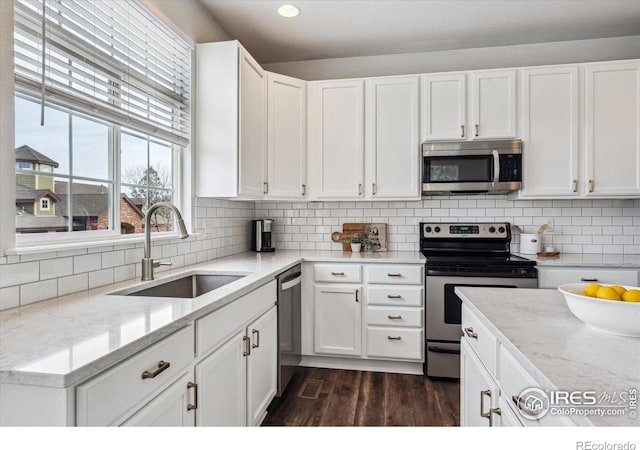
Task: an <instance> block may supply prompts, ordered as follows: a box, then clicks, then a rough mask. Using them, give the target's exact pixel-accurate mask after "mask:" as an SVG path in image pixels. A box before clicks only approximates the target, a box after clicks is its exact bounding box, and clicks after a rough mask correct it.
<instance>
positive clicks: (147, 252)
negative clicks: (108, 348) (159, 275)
mask: <svg viewBox="0 0 640 450" xmlns="http://www.w3.org/2000/svg"><path fill="white" fill-rule="evenodd" d="M158 208H169V209H170V210H171V211H173V214H175V216H176V222H177V223H178V228H179V229H180V239H186V238H188V237H189V233H188V232H187V227H186V226H185V225H184V220H182V215H181V214H180V211H179V210H178V208H176V207H175V206H174V205H172V204H171V203H166V202H159V203H155V204H153V205H151V208H149V210H148V211H147V214H146V215H145V217H144V258H142V281H149V280H153V269H154V268H155V267H158V266H170V265H171V263H170V262H161V261H158V262H155V261H154V260H153V259H152V258H151V214H153V212H154V211H155V210H156V209H158Z"/></svg>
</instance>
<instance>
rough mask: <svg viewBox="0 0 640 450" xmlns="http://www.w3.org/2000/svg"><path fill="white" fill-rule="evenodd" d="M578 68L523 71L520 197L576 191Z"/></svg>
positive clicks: (561, 194) (565, 194)
mask: <svg viewBox="0 0 640 450" xmlns="http://www.w3.org/2000/svg"><path fill="white" fill-rule="evenodd" d="M578 108H579V97H578V68H577V67H573V66H561V67H548V68H543V69H525V70H523V71H522V140H523V148H524V150H523V153H522V159H523V162H522V168H523V171H524V174H523V182H522V185H523V187H522V190H521V192H520V196H521V197H527V196H531V197H535V196H575V195H577V194H578V180H579V179H578V150H579V146H578V144H579V142H578V133H579V125H578V121H579V110H578Z"/></svg>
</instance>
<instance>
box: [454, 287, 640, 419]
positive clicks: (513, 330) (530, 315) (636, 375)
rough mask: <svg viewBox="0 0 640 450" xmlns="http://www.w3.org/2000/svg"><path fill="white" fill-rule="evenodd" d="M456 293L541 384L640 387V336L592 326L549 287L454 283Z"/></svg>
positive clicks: (573, 387)
mask: <svg viewBox="0 0 640 450" xmlns="http://www.w3.org/2000/svg"><path fill="white" fill-rule="evenodd" d="M456 293H457V294H458V295H459V296H460V298H461V299H462V302H463V304H464V305H466V306H468V307H469V309H470V310H471V312H473V313H474V314H475V315H476V316H477V317H478V318H479V319H480V320H481V321H482V322H483V323H484V324H485V325H486V326H487V327H488V328H489V330H490V331H491V332H492V333H493V334H494V335H495V336H496V338H497V339H498V340H499V341H500V345H502V346H504V347H505V350H507V351H508V352H509V353H510V354H511V355H512V356H513V357H514V358H516V360H517V361H518V362H519V363H520V364H521V365H522V366H523V367H524V369H525V370H526V371H527V372H528V373H529V374H530V375H531V376H532V377H533V379H535V380H536V382H537V383H538V386H537V387H540V388H542V389H550V390H555V389H562V390H568V391H570V392H573V391H596V392H598V393H600V392H607V393H610V394H612V393H614V392H617V393H621V392H626V393H627V395H628V393H629V390H630V389H632V388H635V389H636V392H637V391H638V390H639V389H640V339H638V338H631V337H623V336H616V335H612V334H608V333H604V332H601V331H597V330H594V329H592V328H590V327H589V326H587V325H585V324H584V323H583V322H582V321H580V320H579V319H578V318H577V317H575V316H574V315H573V314H572V313H571V311H569V308H568V307H567V305H566V303H565V300H564V297H563V296H562V294H561V293H560V292H558V291H556V290H552V289H504V288H472V287H457V288H456ZM635 413H636V417H635V419H634V418H631V417H630V411H629V410H628V411H627V412H626V414H625V415H624V416H602V417H600V416H590V417H589V418H588V419H586V418H585V417H578V416H576V417H574V420H575V421H576V422H577V423H580V424H590V423H591V424H593V425H602V426H613V425H629V426H638V425H640V420H639V419H638V417H637V414H638V413H640V405H638V406H637V409H636V410H635Z"/></svg>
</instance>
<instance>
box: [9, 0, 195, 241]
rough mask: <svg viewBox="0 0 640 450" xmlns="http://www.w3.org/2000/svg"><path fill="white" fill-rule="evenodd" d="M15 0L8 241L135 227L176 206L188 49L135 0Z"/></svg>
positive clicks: (167, 223)
mask: <svg viewBox="0 0 640 450" xmlns="http://www.w3.org/2000/svg"><path fill="white" fill-rule="evenodd" d="M14 6H15V7H14V18H15V33H14V34H15V46H14V50H15V53H14V54H15V58H14V61H15V75H16V96H15V144H16V149H15V160H16V233H17V243H18V244H19V245H20V244H21V243H27V244H28V243H30V242H39V241H42V240H44V241H47V242H50V241H51V239H54V240H55V239H63V240H68V239H72V240H73V239H93V238H95V237H98V238H102V237H107V238H108V237H117V236H119V235H123V234H131V233H142V232H144V215H145V212H146V211H147V209H148V208H149V207H150V206H151V205H152V204H154V203H156V202H159V201H169V202H173V203H175V204H179V199H180V196H179V195H178V194H179V192H178V191H177V189H176V187H177V186H180V176H181V172H180V169H181V167H180V163H179V161H180V153H181V152H182V151H183V150H184V149H185V147H186V146H188V145H189V140H188V138H189V135H190V130H189V127H190V89H191V86H190V83H191V57H192V49H191V47H190V46H189V44H187V43H186V42H184V41H183V40H182V39H181V38H180V37H179V36H177V35H176V34H175V33H173V31H172V30H170V29H169V28H168V27H166V26H165V25H164V24H162V23H161V22H159V20H158V19H156V18H155V17H153V15H151V14H150V13H149V12H148V11H147V10H146V9H145V8H144V7H143V6H142V5H140V4H139V3H137V2H136V1H135V0H131V1H126V2H104V1H100V0H95V1H94V0H47V1H46V2H43V1H42V0H15V2H14ZM43 8H44V12H43ZM43 14H44V16H45V32H46V33H47V39H46V44H45V45H44V66H45V68H44V89H43V83H42V80H43V76H42V75H43V74H42V68H41V67H42V58H43V51H42V50H43V49H42V46H43V42H42V36H40V33H39V31H40V29H41V24H42V19H43V17H42V16H43ZM131 30H137V31H136V33H132V32H131ZM43 91H44V92H45V95H44V99H43V98H42V97H41V93H42V92H43ZM43 105H44V106H43ZM42 114H43V116H44V124H43V125H41V115H42ZM151 223H152V228H151V231H152V232H170V231H172V230H173V218H172V217H171V216H169V214H168V213H167V212H166V211H163V210H162V209H161V210H159V211H156V213H155V214H154V216H153V217H152V218H151ZM61 233H62V234H61Z"/></svg>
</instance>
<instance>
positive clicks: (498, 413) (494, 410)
mask: <svg viewBox="0 0 640 450" xmlns="http://www.w3.org/2000/svg"><path fill="white" fill-rule="evenodd" d="M494 414H495V415H496V416H501V415H502V410H501V409H500V408H491V409H490V410H489V426H490V427H492V426H493V415H494Z"/></svg>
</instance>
